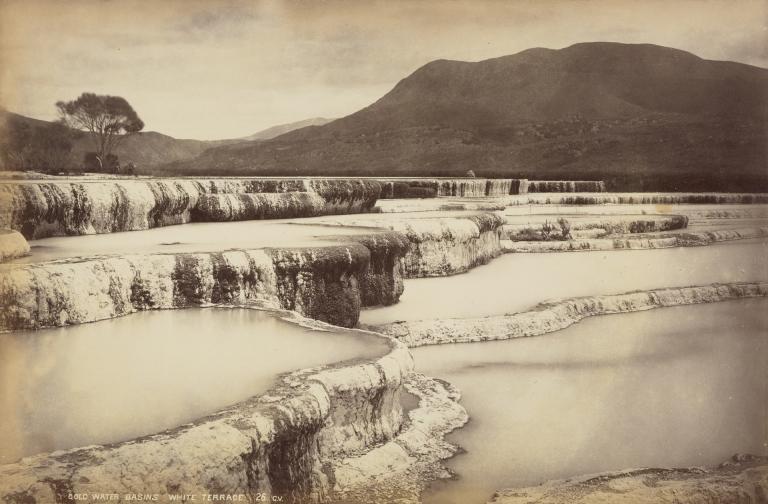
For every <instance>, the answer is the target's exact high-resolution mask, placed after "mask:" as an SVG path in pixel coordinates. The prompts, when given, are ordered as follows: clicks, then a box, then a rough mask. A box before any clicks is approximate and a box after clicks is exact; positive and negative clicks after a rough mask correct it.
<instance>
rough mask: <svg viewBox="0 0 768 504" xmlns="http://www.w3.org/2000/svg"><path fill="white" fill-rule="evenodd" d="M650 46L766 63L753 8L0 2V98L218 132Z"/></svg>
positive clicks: (496, 1)
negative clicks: (407, 90) (431, 68)
mask: <svg viewBox="0 0 768 504" xmlns="http://www.w3.org/2000/svg"><path fill="white" fill-rule="evenodd" d="M591 41H614V42H636V43H653V44H659V45H665V46H670V47H675V48H678V49H683V50H687V51H690V52H693V53H694V54H697V55H699V56H701V57H703V58H708V59H718V60H734V61H740V62H744V63H749V64H752V65H757V66H762V67H768V0H755V1H752V0H727V1H710V0H646V1H642V2H641V1H634V0H568V1H566V0H531V1H528V0H517V1H516V0H509V1H502V0H457V1H449V0H441V1H438V0H381V1H376V0H373V1H363V0H329V1H322V0H314V1H309V0H304V1H299V0H295V1H289V0H284V1H281V0H264V1H255V0H252V1H239V0H238V1H235V0H232V1H229V0H185V1H181V0H178V1H177V0H69V1H54V0H0V105H2V106H3V107H5V108H6V109H8V110H10V111H13V112H17V113H20V114H24V115H28V116H32V117H36V118H40V119H54V118H55V117H56V109H55V106H54V103H55V102H56V101H58V100H70V99H74V98H76V97H77V96H78V95H79V94H80V93H82V92H84V91H91V92H95V93H99V94H112V95H120V96H123V97H124V98H126V99H127V100H128V101H129V102H130V103H131V104H132V105H133V107H134V108H135V109H136V111H137V112H138V114H139V116H140V117H141V118H142V119H143V120H144V122H145V123H146V128H145V130H147V131H160V132H163V133H166V134H169V135H172V136H175V137H177V138H198V139H218V138H234V137H241V136H245V135H249V134H251V133H254V132H256V131H259V130H261V129H264V128H267V127H270V126H273V125H276V124H280V123H286V122H292V121H298V120H301V119H306V118H309V117H317V116H323V117H341V116H344V115H347V114H350V113H352V112H355V111H356V110H359V109H360V108H362V107H364V106H366V105H369V104H370V103H372V102H374V101H375V100H377V99H378V98H380V97H381V96H382V95H384V94H385V93H386V92H387V91H389V90H390V89H392V87H393V86H394V85H395V84H396V83H397V82H398V81H399V80H400V79H402V78H403V77H405V76H407V75H408V74H409V73H411V72H413V71H414V70H416V69H417V68H418V67H420V66H421V65H423V64H425V63H427V62H429V61H431V60H434V59H439V58H443V59H454V60H465V61H478V60H482V59H487V58H493V57H497V56H503V55H506V54H512V53H515V52H519V51H522V50H524V49H528V48H531V47H549V48H553V49H558V48H562V47H567V46H569V45H571V44H574V43H577V42H591Z"/></svg>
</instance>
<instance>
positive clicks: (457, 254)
mask: <svg viewBox="0 0 768 504" xmlns="http://www.w3.org/2000/svg"><path fill="white" fill-rule="evenodd" d="M322 222H325V223H328V224H333V225H345V226H367V227H376V228H384V229H390V230H393V231H396V232H398V233H400V234H402V235H404V236H405V237H406V238H407V240H408V244H409V245H408V250H407V252H406V254H405V256H404V258H403V274H404V275H405V277H406V278H420V277H433V276H445V275H453V274H455V273H462V272H465V271H467V270H469V269H471V268H473V267H475V266H478V265H480V264H485V263H487V262H488V261H490V260H491V259H493V258H495V257H498V256H499V255H501V252H502V250H501V236H502V226H503V225H504V223H505V222H506V221H505V219H504V217H503V216H502V215H499V214H497V213H490V212H488V213H465V214H461V215H452V216H450V217H424V218H406V217H403V218H398V217H395V218H384V217H381V218H379V216H372V217H369V218H365V219H361V218H355V217H351V218H344V219H343V220H342V219H336V220H335V219H326V220H324V221H322Z"/></svg>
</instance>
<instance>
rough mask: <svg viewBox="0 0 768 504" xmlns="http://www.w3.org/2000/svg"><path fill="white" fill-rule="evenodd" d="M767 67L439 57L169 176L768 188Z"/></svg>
mask: <svg viewBox="0 0 768 504" xmlns="http://www.w3.org/2000/svg"><path fill="white" fill-rule="evenodd" d="M767 139H768V70H766V69H762V68H757V67H753V66H749V65H745V64H740V63H733V62H720V61H709V60H704V59H701V58H699V57H697V56H695V55H693V54H690V53H687V52H684V51H679V50H676V49H670V48H665V47H660V46H653V45H646V44H641V45H634V44H616V43H585V44H576V45H574V46H571V47H568V48H565V49H560V50H551V49H529V50H526V51H523V52H520V53H518V54H514V55H510V56H504V57H501V58H495V59H490V60H485V61H480V62H476V63H468V62H460V61H447V60H437V61H433V62H431V63H428V64H426V65H424V66H423V67H421V68H419V69H418V70H416V71H415V72H414V73H413V74H411V75H410V76H408V77H406V78H405V79H403V80H402V81H400V82H399V83H398V84H397V85H396V86H395V87H394V89H392V91H390V92H389V93H387V94H386V95H385V96H383V97H382V98H381V99H379V100H378V101H376V102H375V103H373V104H372V105H370V106H368V107H366V108H364V109H362V110H360V111H358V112H356V113H354V114H352V115H350V116H347V117H344V118H341V119H338V120H336V121H333V122H331V123H328V124H326V125H323V126H313V127H308V128H302V129H299V130H296V131H293V132H290V133H287V134H284V135H281V136H279V137H277V138H274V139H272V140H268V141H261V142H248V143H241V144H235V145H226V146H221V147H217V148H213V149H210V150H208V151H206V152H205V153H203V154H202V155H201V156H199V157H198V158H196V159H194V160H190V161H185V162H179V163H173V164H169V165H165V166H163V167H162V171H163V172H166V173H168V172H170V173H209V174H211V173H217V174H246V173H247V174H286V175H288V174H297V173H303V174H325V175H331V174H338V175H341V174H358V175H369V174H376V175H380V174H387V175H406V174H407V175H458V174H463V173H464V172H466V170H468V169H473V170H474V171H475V173H477V175H478V176H502V175H503V176H518V177H529V178H538V179H546V178H567V179H591V178H601V179H605V180H606V181H607V182H608V184H609V188H613V189H623V190H662V189H663V190H676V189H680V190H714V189H719V190H734V191H744V190H747V191H752V190H768V147H767V145H768V142H766V140H767Z"/></svg>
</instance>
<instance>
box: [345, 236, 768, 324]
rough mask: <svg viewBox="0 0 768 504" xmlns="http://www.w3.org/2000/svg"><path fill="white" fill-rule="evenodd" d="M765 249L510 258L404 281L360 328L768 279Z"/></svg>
mask: <svg viewBox="0 0 768 504" xmlns="http://www.w3.org/2000/svg"><path fill="white" fill-rule="evenodd" d="M767 257H768V243H766V242H765V241H760V242H755V243H740V242H727V243H722V244H717V245H710V246H707V247H685V248H682V247H681V248H672V249H659V250H624V251H608V252H603V251H599V252H598V251H593V252H579V253H574V252H561V253H546V254H506V255H504V256H502V257H499V258H497V259H494V260H493V261H491V262H490V263H489V264H486V265H484V266H480V267H477V268H475V269H473V270H471V271H469V272H468V273H464V274H461V275H456V276H451V277H439V278H416V279H412V280H406V281H405V292H404V293H403V295H402V296H401V297H400V302H399V303H397V304H394V305H392V306H386V307H376V308H369V309H366V310H363V311H362V313H361V314H360V322H361V323H363V324H385V323H389V322H393V321H396V320H425V319H438V318H468V317H482V316H487V315H500V314H504V313H515V312H519V311H524V310H526V309H529V308H531V307H533V306H535V305H536V304H538V303H541V302H542V301H545V300H550V299H559V298H567V297H574V296H588V295H598V294H616V293H622V292H628V291H632V290H638V289H653V288H660V287H682V286H687V285H700V284H709V283H713V282H738V281H759V280H768V260H767V259H766V258H767Z"/></svg>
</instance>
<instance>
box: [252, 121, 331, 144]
mask: <svg viewBox="0 0 768 504" xmlns="http://www.w3.org/2000/svg"><path fill="white" fill-rule="evenodd" d="M331 121H333V119H327V118H325V117H312V118H311V119H304V120H303V121H296V122H292V123H287V124H278V125H277V126H272V127H271V128H267V129H265V130H261V131H259V132H257V133H254V134H253V135H249V136H247V137H243V138H241V139H240V140H242V141H244V142H248V141H252V140H271V139H273V138H275V137H278V136H280V135H284V134H285V133H288V132H290V131H293V130H297V129H300V128H306V127H307V126H322V125H323V124H328V123H329V122H331Z"/></svg>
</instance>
